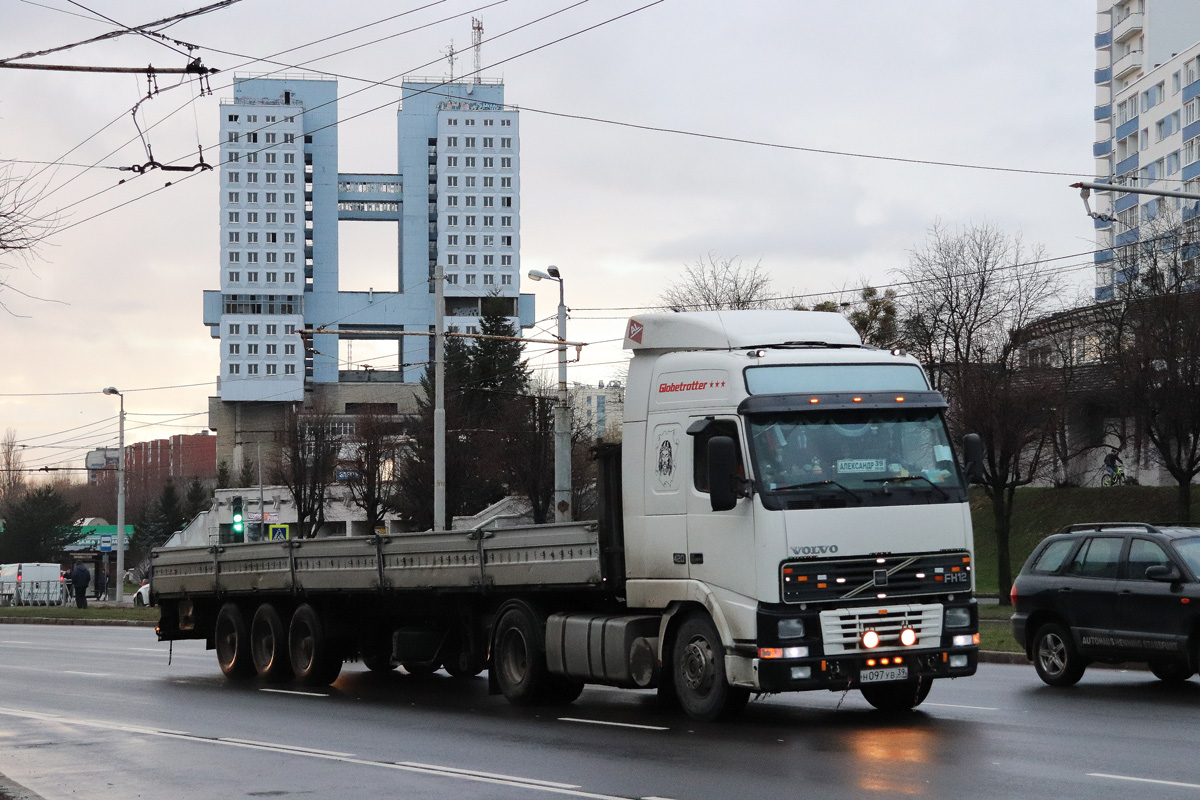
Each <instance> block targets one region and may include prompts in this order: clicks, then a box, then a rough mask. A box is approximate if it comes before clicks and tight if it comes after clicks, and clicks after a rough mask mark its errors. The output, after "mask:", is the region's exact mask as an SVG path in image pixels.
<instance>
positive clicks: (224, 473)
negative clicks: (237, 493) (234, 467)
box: [217, 461, 232, 489]
mask: <svg viewBox="0 0 1200 800" xmlns="http://www.w3.org/2000/svg"><path fill="white" fill-rule="evenodd" d="M231 480H232V476H231V475H230V472H229V462H227V461H221V462H219V463H218V464H217V488H218V489H228V488H229V482H230V481H231Z"/></svg>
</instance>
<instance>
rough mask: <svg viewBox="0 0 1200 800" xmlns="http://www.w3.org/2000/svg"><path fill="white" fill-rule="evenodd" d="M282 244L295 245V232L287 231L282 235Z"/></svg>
mask: <svg viewBox="0 0 1200 800" xmlns="http://www.w3.org/2000/svg"><path fill="white" fill-rule="evenodd" d="M283 243H284V244H295V243H296V234H295V232H294V231H287V232H286V233H284V234H283Z"/></svg>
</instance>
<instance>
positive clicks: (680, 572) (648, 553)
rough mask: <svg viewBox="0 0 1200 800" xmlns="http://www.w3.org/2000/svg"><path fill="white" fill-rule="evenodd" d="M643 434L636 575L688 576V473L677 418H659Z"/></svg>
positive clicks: (683, 440)
mask: <svg viewBox="0 0 1200 800" xmlns="http://www.w3.org/2000/svg"><path fill="white" fill-rule="evenodd" d="M651 422H652V426H651V428H650V431H649V435H648V436H647V437H646V455H645V462H644V463H645V472H646V494H645V502H646V520H645V526H646V527H645V531H644V535H643V537H642V540H643V553H642V559H643V562H642V566H641V567H640V569H641V571H640V573H635V574H638V575H639V577H647V578H676V579H678V578H685V577H687V517H686V513H687V504H686V498H685V490H686V488H687V485H688V479H689V478H690V474H687V473H686V465H687V460H686V459H685V458H684V453H683V451H682V446H683V444H684V442H685V440H686V439H687V437H686V436H684V435H683V425H682V424H680V422H679V421H669V422H658V423H657V424H654V420H653V417H652V419H651Z"/></svg>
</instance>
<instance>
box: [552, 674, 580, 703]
mask: <svg viewBox="0 0 1200 800" xmlns="http://www.w3.org/2000/svg"><path fill="white" fill-rule="evenodd" d="M581 694H583V681H581V680H579V679H577V678H568V677H567V676H566V675H551V676H550V677H549V679H548V681H547V683H546V690H545V692H543V695H542V702H544V703H545V704H546V705H548V706H567V705H570V704H571V703H574V702H575V701H576V700H578V699H579V695H581Z"/></svg>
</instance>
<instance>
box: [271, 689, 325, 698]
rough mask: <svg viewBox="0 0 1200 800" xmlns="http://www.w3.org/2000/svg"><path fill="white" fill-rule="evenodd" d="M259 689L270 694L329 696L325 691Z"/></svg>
mask: <svg viewBox="0 0 1200 800" xmlns="http://www.w3.org/2000/svg"><path fill="white" fill-rule="evenodd" d="M259 691H260V692H271V693H272V694H298V695H300V696H301V697H329V695H328V694H326V693H325V692H297V691H294V690H292V689H259Z"/></svg>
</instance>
